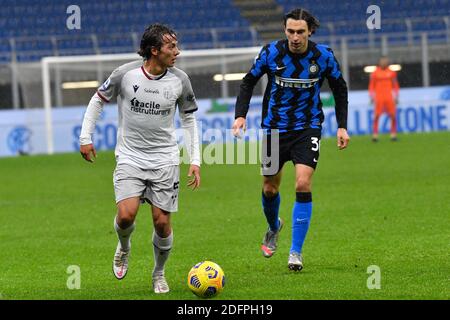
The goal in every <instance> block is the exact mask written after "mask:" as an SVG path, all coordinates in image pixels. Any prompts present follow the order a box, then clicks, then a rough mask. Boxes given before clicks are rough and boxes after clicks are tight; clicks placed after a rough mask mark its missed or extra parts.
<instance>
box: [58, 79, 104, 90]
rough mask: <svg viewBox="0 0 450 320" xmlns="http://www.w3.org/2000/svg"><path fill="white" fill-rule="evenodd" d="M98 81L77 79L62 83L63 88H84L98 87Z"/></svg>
mask: <svg viewBox="0 0 450 320" xmlns="http://www.w3.org/2000/svg"><path fill="white" fill-rule="evenodd" d="M99 85H100V83H99V82H98V81H97V80H95V81H77V82H64V83H63V84H62V86H61V87H62V88H63V89H86V88H98V86H99Z"/></svg>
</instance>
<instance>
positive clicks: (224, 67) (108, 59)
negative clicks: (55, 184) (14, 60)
mask: <svg viewBox="0 0 450 320" xmlns="http://www.w3.org/2000/svg"><path fill="white" fill-rule="evenodd" d="M260 50H261V47H245V48H222V49H202V50H182V51H181V53H180V55H179V57H178V61H177V64H176V66H177V67H179V68H180V69H182V70H184V71H186V72H187V73H188V74H189V75H191V74H192V73H194V72H200V73H201V72H210V73H211V72H212V73H217V74H222V80H220V79H219V80H216V81H221V82H222V95H227V94H228V90H227V88H228V87H227V84H226V81H227V80H226V79H225V76H224V75H225V74H227V73H229V72H241V73H242V72H247V71H248V69H249V68H250V66H251V63H252V61H253V59H254V58H255V56H256V55H257V54H258V53H259V51H260ZM139 59H142V58H141V57H140V56H139V55H138V54H136V53H126V54H107V55H86V56H53V57H44V58H42V60H41V78H42V90H43V92H42V93H43V106H44V110H45V131H46V133H45V135H46V140H47V154H53V153H54V140H53V117H52V107H53V102H52V78H51V76H52V74H53V73H55V72H52V71H53V70H57V71H58V72H56V73H55V74H56V75H58V74H59V72H60V71H61V70H60V69H61V68H62V66H64V68H66V69H67V70H66V71H67V72H73V73H78V72H85V73H88V72H90V73H95V72H96V70H95V69H98V70H103V71H104V72H107V73H111V72H112V71H113V70H114V69H115V68H116V67H118V66H120V65H121V64H124V63H127V62H130V61H135V60H139ZM98 70H97V74H98V73H99V72H98ZM244 70H245V71H244ZM97 78H98V77H97ZM211 81H213V80H212V79H211ZM100 84H101V83H100ZM56 96H57V95H56ZM84 103H86V104H87V101H85V102H84Z"/></svg>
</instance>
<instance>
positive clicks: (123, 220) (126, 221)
mask: <svg viewBox="0 0 450 320" xmlns="http://www.w3.org/2000/svg"><path fill="white" fill-rule="evenodd" d="M135 217H136V213H135V212H132V211H129V210H119V213H118V214H117V220H116V221H117V224H118V225H119V227H120V228H122V229H126V228H128V227H129V226H131V225H132V224H133V223H134V219H135Z"/></svg>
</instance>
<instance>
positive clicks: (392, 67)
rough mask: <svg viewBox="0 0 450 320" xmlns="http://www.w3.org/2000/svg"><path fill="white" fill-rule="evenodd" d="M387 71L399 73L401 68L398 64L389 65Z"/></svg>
mask: <svg viewBox="0 0 450 320" xmlns="http://www.w3.org/2000/svg"><path fill="white" fill-rule="evenodd" d="M389 69H391V70H392V71H400V70H402V66H401V65H400V64H391V65H390V66H389Z"/></svg>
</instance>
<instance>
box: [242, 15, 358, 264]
mask: <svg viewBox="0 0 450 320" xmlns="http://www.w3.org/2000/svg"><path fill="white" fill-rule="evenodd" d="M284 27H285V30H284V31H285V34H286V38H287V39H284V40H280V41H274V42H272V43H270V44H268V45H266V46H264V47H263V48H262V50H261V51H260V53H259V55H258V56H257V58H256V59H255V62H254V64H253V66H252V68H251V69H250V71H249V72H248V73H247V75H246V76H245V77H244V79H243V81H242V84H241V87H240V93H239V96H238V98H237V101H236V110H235V122H234V124H233V134H234V135H236V136H239V132H240V130H241V129H243V130H245V128H246V123H245V117H246V115H247V112H248V109H249V103H250V99H251V96H252V93H253V88H254V87H255V85H256V83H257V82H258V80H259V79H260V78H261V76H263V75H264V74H267V76H268V84H267V88H266V90H265V93H264V99H263V106H262V122H261V126H262V129H263V130H264V139H263V154H262V155H263V156H262V174H263V191H262V206H263V211H264V214H265V216H266V219H267V222H268V224H269V228H268V230H267V232H266V234H265V236H264V238H263V242H262V245H261V250H262V253H263V255H264V256H265V257H267V258H269V257H271V256H272V255H273V254H274V253H275V251H276V249H277V241H278V235H279V232H280V231H281V229H282V227H283V220H282V219H281V218H279V215H278V211H279V207H280V199H281V198H280V194H279V186H280V183H281V173H282V168H283V164H284V163H285V162H286V161H289V160H291V161H292V162H293V163H294V165H295V175H296V185H295V188H296V200H295V203H294V208H293V210H292V245H291V249H290V254H289V259H288V267H289V269H290V270H295V271H300V270H301V269H302V268H303V257H302V247H303V243H304V240H305V237H306V233H307V231H308V228H309V223H310V220H311V213H312V196H311V184H312V176H313V173H314V170H315V168H316V165H317V161H318V160H319V148H320V137H321V128H322V127H321V124H322V122H323V120H324V114H323V111H322V103H321V101H320V96H319V94H320V87H321V86H322V83H323V81H324V79H327V80H328V84H329V86H330V88H331V90H332V92H333V96H334V99H335V101H336V107H335V110H336V120H337V124H338V129H337V146H338V148H339V149H344V148H346V147H347V145H348V143H349V141H350V137H349V135H348V134H347V108H348V98H347V97H348V90H347V85H346V83H345V80H344V78H343V77H342V73H341V71H340V69H339V64H338V62H337V60H336V58H335V57H334V55H333V51H332V50H331V49H330V48H329V47H328V46H326V45H321V44H316V43H314V42H312V41H310V40H309V37H310V36H311V34H313V33H314V31H315V30H316V29H317V28H318V27H319V21H318V20H317V19H316V18H315V17H314V16H312V15H311V14H310V13H309V12H308V11H306V10H304V9H302V8H298V9H294V10H292V11H291V12H289V13H288V14H286V15H285V16H284ZM275 138H276V139H275ZM269 155H270V157H269ZM268 159H270V163H269V161H268ZM274 159H276V161H275V160H274Z"/></svg>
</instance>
